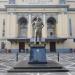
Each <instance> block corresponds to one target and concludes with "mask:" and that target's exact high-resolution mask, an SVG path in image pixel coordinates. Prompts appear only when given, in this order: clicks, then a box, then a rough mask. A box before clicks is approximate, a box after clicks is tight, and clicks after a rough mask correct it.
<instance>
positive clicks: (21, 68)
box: [8, 60, 69, 72]
mask: <svg viewBox="0 0 75 75" xmlns="http://www.w3.org/2000/svg"><path fill="white" fill-rule="evenodd" d="M68 71H69V70H67V69H65V68H64V67H62V66H61V65H60V64H59V63H57V62H54V61H52V60H50V61H48V62H47V64H28V61H26V60H24V61H21V62H19V63H18V64H16V65H15V66H14V67H13V68H12V69H10V70H8V72H68Z"/></svg>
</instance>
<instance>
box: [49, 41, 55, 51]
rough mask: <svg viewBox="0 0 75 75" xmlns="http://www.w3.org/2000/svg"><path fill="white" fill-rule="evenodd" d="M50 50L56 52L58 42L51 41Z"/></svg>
mask: <svg viewBox="0 0 75 75" xmlns="http://www.w3.org/2000/svg"><path fill="white" fill-rule="evenodd" d="M50 52H56V42H50Z"/></svg>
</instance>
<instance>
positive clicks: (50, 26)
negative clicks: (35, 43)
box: [47, 17, 56, 52]
mask: <svg viewBox="0 0 75 75" xmlns="http://www.w3.org/2000/svg"><path fill="white" fill-rule="evenodd" d="M47 30H48V37H49V38H52V39H53V38H55V35H56V19H55V18H54V17H49V18H48V19H47ZM49 44H50V52H56V42H55V41H54V40H53V41H52V40H51V39H50V43H49Z"/></svg>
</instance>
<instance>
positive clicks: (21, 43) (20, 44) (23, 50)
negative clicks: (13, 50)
mask: <svg viewBox="0 0 75 75" xmlns="http://www.w3.org/2000/svg"><path fill="white" fill-rule="evenodd" d="M19 52H25V42H19Z"/></svg>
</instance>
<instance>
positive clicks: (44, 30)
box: [42, 14, 47, 38]
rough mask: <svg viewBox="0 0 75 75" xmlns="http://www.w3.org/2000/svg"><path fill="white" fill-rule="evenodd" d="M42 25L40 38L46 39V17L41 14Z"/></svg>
mask: <svg viewBox="0 0 75 75" xmlns="http://www.w3.org/2000/svg"><path fill="white" fill-rule="evenodd" d="M43 24H44V27H43V29H42V38H47V23H46V15H45V14H43Z"/></svg>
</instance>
